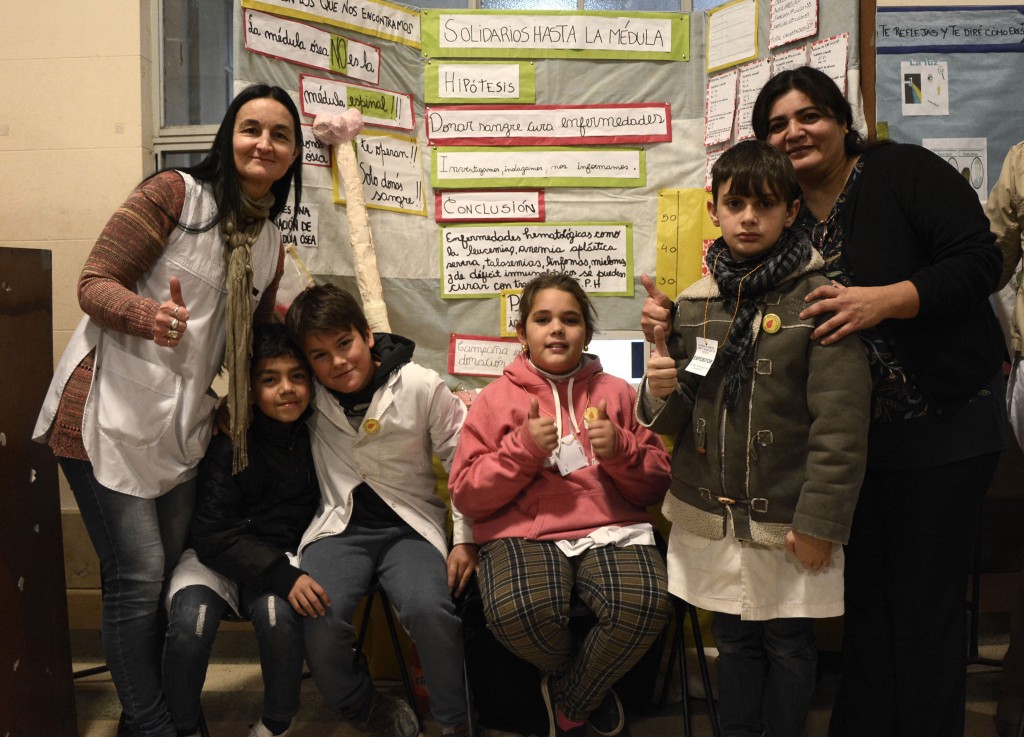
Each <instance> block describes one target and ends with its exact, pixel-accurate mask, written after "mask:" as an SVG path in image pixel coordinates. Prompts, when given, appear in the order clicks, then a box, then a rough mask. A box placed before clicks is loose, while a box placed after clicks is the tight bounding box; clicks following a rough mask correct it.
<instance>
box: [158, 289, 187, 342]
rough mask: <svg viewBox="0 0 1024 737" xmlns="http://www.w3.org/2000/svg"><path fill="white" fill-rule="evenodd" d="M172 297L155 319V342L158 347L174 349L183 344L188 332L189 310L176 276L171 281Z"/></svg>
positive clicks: (159, 308) (160, 309)
mask: <svg viewBox="0 0 1024 737" xmlns="http://www.w3.org/2000/svg"><path fill="white" fill-rule="evenodd" d="M169 287H170V293H171V297H170V299H168V300H167V301H166V302H164V303H162V304H161V305H160V306H159V307H158V308H157V311H156V317H154V318H153V342H154V343H156V344H157V345H161V346H167V347H168V348H174V347H176V346H177V345H178V344H179V343H181V341H182V338H183V337H184V335H185V331H186V330H188V324H187V323H188V318H189V314H188V308H187V307H185V299H184V298H183V297H182V296H181V281H180V280H179V279H178V277H176V276H172V277H171V281H170V285H169Z"/></svg>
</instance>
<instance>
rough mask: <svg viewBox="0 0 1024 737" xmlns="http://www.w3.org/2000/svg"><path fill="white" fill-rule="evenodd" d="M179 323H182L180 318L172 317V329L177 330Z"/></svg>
mask: <svg viewBox="0 0 1024 737" xmlns="http://www.w3.org/2000/svg"><path fill="white" fill-rule="evenodd" d="M179 325H181V322H180V321H179V320H178V318H176V317H173V318H171V330H177V329H178V326H179Z"/></svg>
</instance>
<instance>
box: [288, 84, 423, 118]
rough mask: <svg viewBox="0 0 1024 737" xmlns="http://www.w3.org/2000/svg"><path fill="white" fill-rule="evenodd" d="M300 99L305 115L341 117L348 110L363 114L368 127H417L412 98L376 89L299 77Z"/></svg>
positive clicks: (400, 93) (399, 93)
mask: <svg viewBox="0 0 1024 737" xmlns="http://www.w3.org/2000/svg"><path fill="white" fill-rule="evenodd" d="M299 99H300V100H301V102H302V113H303V114H304V115H309V116H315V115H319V114H320V113H326V114H327V115H340V114H341V113H343V112H345V110H347V109H348V108H349V107H350V106H351V107H355V108H358V109H359V111H360V112H362V114H363V121H364V122H365V123H366V124H367V125H376V126H380V127H381V128H401V129H402V130H412V129H413V128H414V127H415V124H416V123H415V120H414V118H413V108H412V95H407V94H404V93H402V92H393V91H392V90H385V89H382V88H379V87H364V86H363V85H358V84H351V83H349V82H342V81H341V80H337V79H327V78H326V77H313V76H311V75H308V74H302V75H299Z"/></svg>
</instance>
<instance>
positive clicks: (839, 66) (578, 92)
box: [234, 0, 861, 388]
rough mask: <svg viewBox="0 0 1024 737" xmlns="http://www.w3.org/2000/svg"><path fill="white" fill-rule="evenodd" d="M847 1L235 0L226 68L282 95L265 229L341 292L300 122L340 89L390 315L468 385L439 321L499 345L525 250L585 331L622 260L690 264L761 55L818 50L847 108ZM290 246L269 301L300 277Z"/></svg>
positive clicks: (313, 161)
mask: <svg viewBox="0 0 1024 737" xmlns="http://www.w3.org/2000/svg"><path fill="white" fill-rule="evenodd" d="M858 17H859V16H858V2H857V0H841V1H840V0H829V2H827V3H826V2H824V0H734V2H732V3H729V4H727V5H726V6H723V7H722V8H720V9H717V10H715V11H711V12H709V13H707V14H705V13H700V12H698V13H689V14H684V13H627V12H607V11H604V12H582V11H565V12H562V11H557V12H556V11H511V12H505V11H500V12H499V11H467V10H452V11H444V10H424V11H422V12H420V11H417V10H415V9H412V8H408V7H406V6H402V5H396V4H391V3H387V2H379V1H378V0H347V1H346V2H342V1H341V0H338V1H337V2H336V1H334V0H316V2H314V0H241V4H240V7H239V9H238V13H237V16H236V23H235V24H234V49H235V60H236V61H235V79H236V87H237V88H239V89H240V88H241V87H244V86H245V85H247V84H250V83H252V82H255V81H259V82H266V83H270V84H276V85H279V86H281V87H283V88H284V89H286V90H288V91H289V92H290V93H291V94H292V95H293V98H294V99H295V100H296V103H297V106H298V107H299V110H300V112H301V113H303V118H304V121H303V122H304V123H306V124H308V125H306V126H304V128H303V134H304V137H305V139H306V150H305V152H304V161H305V164H304V167H303V193H302V201H303V211H302V212H301V213H300V217H299V222H298V227H297V228H296V229H295V231H293V232H289V233H287V234H286V237H287V240H288V242H289V243H290V244H291V245H292V246H293V250H294V252H295V254H296V255H297V256H298V259H299V260H300V261H301V263H302V265H303V267H304V268H305V270H307V271H308V272H309V273H310V274H312V275H313V276H314V277H315V278H316V279H317V280H319V281H332V282H335V283H337V284H339V285H341V286H343V287H345V288H346V289H349V290H351V291H353V292H354V293H356V291H357V290H356V280H355V278H354V273H355V269H354V264H353V255H352V249H351V247H350V244H349V233H348V230H349V226H348V220H347V215H346V205H345V204H344V190H343V188H342V187H340V186H339V184H338V172H337V165H336V162H337V156H336V155H335V154H334V153H333V152H332V151H331V150H330V149H329V148H325V147H323V146H320V145H318V144H317V143H316V141H315V140H313V136H312V130H311V127H309V126H310V125H311V124H312V122H313V115H315V114H316V112H318V111H331V110H333V111H335V112H338V111H340V110H341V109H344V106H345V105H346V104H352V105H358V106H359V107H360V109H361V111H362V112H363V116H364V120H365V121H366V122H367V127H366V129H365V131H364V135H363V136H362V137H360V138H359V139H357V146H356V151H357V155H358V158H359V165H360V172H361V175H362V177H363V184H364V194H365V199H366V201H367V204H368V208H367V213H368V215H367V216H368V219H369V223H370V229H371V231H372V237H373V241H374V244H375V248H376V258H377V265H378V269H379V273H380V277H381V283H382V287H383V294H384V301H385V303H386V305H387V312H388V319H389V322H390V326H391V329H392V331H393V332H395V333H398V334H401V335H404V336H407V337H409V338H411V339H412V340H414V341H415V342H416V346H417V347H416V360H417V361H418V362H419V363H421V364H423V365H426V366H429V367H430V368H433V369H435V370H437V371H438V372H439V373H441V374H442V375H444V376H446V378H447V379H448V382H449V384H450V386H452V387H453V388H454V387H456V386H458V385H462V386H466V387H472V386H479V385H481V384H482V383H483V382H485V381H486V380H487V379H486V376H479V375H474V373H476V374H486V373H487V372H486V371H478V372H473V371H469V370H467V371H466V372H465V373H454V374H453V373H450V369H451V367H452V365H458V364H453V363H452V361H451V358H452V354H451V351H452V346H453V345H459V344H468V343H472V342H473V341H459V340H455V339H453V336H456V337H457V336H470V337H472V338H473V340H474V341H477V340H479V339H481V338H483V339H484V340H486V337H487V336H492V337H493V338H494V341H495V344H496V348H495V350H502V349H503V347H502V346H501V345H500V344H498V341H499V340H500V338H501V337H502V336H506V337H507V336H508V334H509V328H510V323H509V319H508V316H509V314H513V313H514V302H515V289H516V287H517V286H518V287H521V286H522V284H523V283H525V282H526V281H528V279H529V277H530V276H532V274H533V273H535V272H536V271H537V270H566V271H570V272H572V273H574V274H576V275H577V278H578V279H579V280H580V282H581V283H582V284H584V286H585V288H586V289H587V291H588V292H589V293H590V294H591V295H593V297H594V302H595V306H596V308H597V311H598V328H599V330H602V331H623V330H637V329H638V327H639V316H640V309H641V306H642V303H643V299H644V297H645V296H646V293H645V291H644V289H643V287H642V286H641V284H640V275H641V274H644V273H647V274H650V275H655V274H657V275H658V276H659V278H660V279H661V280H662V283H661V286H662V288H663V289H664V291H666V292H667V293H669V294H673V295H674V294H675V293H676V292H678V291H680V290H681V289H682V288H684V287H685V286H686V285H687V284H688V283H690V282H692V281H693V280H695V279H697V278H699V277H700V275H701V262H702V251H703V249H704V248H706V245H707V244H708V243H709V242H710V239H713V238H714V237H715V235H716V233H715V232H714V230H713V228H712V227H711V226H710V221H709V220H708V219H707V217H706V214H705V208H704V199H705V194H704V190H705V188H706V186H707V184H708V173H709V170H710V162H713V160H714V158H715V157H716V155H717V154H719V153H720V152H721V151H722V150H724V149H725V148H727V147H728V145H730V143H732V142H735V141H737V140H739V139H741V138H744V137H750V136H751V135H752V133H751V132H750V131H749V107H750V105H752V102H753V96H754V95H756V92H757V90H758V89H760V85H763V84H764V82H765V81H767V78H768V76H769V75H770V74H771V71H772V69H773V68H774V69H776V70H778V69H782V68H784V67H785V66H787V65H793V66H796V65H799V64H804V63H812V64H815V65H818V66H820V67H821V68H823V69H828V71H829V73H830V74H832V75H833V76H834V77H835V78H836V79H837V81H839V82H841V85H842V86H844V87H845V89H846V90H847V95H848V97H849V98H850V99H851V101H852V102H853V103H854V107H855V109H856V110H858V111H859V110H860V109H861V106H860V95H859V76H858V69H859V66H860V63H859V62H860V60H859V56H858V47H859V38H858ZM708 38H711V39H713V43H711V44H710V45H709V44H708V43H707V39H708ZM709 95H710V96H711V99H712V104H711V105H710V106H709V105H708V104H707V101H708V99H709ZM730 111H731V112H730ZM726 113H728V114H726ZM726 117H728V118H729V120H728V121H726V120H724V119H723V118H726ZM709 131H710V133H711V134H710V135H709ZM288 214H290V213H288ZM289 262H290V263H289V265H288V266H287V267H286V269H287V271H286V280H285V283H284V285H283V288H282V301H284V302H287V301H289V300H290V298H291V297H292V296H293V295H294V294H295V293H297V292H298V291H299V290H300V289H301V288H302V286H303V281H302V278H301V276H302V269H299V268H295V267H294V266H293V265H292V263H291V262H292V260H291V259H289ZM669 279H671V283H669ZM464 358H465V357H460V362H459V363H461V361H462V359H464Z"/></svg>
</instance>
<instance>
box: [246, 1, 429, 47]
mask: <svg viewBox="0 0 1024 737" xmlns="http://www.w3.org/2000/svg"><path fill="white" fill-rule="evenodd" d="M242 7H243V8H253V9H254V10H264V11H266V12H268V13H277V14H279V15H284V16H287V17H289V18H299V19H301V20H310V21H313V22H314V23H326V24H328V25H332V26H338V27H339V28H348V29H351V30H353V31H359V32H361V33H365V34H368V35H370V36H376V37H377V38H386V39H388V40H390V41H397V42H398V43H400V44H405V45H406V46H412V47H414V48H419V46H420V15H419V12H418V11H416V10H415V9H413V8H407V7H405V6H403V5H395V4H392V3H387V2H379V0H242Z"/></svg>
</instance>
